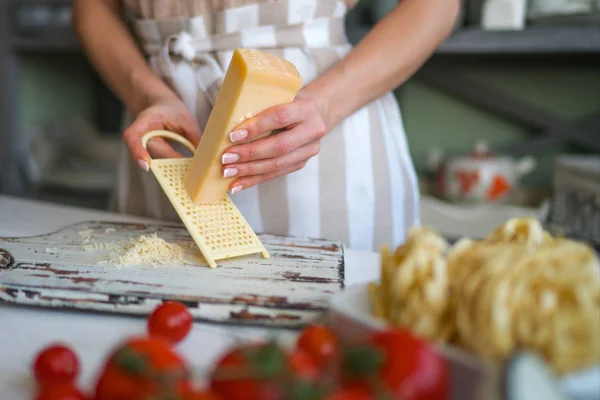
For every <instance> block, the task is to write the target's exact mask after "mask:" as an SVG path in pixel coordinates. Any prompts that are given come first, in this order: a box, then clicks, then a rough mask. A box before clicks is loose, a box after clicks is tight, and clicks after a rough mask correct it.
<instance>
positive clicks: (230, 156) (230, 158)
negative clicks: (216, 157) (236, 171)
mask: <svg viewBox="0 0 600 400" xmlns="http://www.w3.org/2000/svg"><path fill="white" fill-rule="evenodd" d="M239 159H240V156H239V155H237V154H234V153H225V154H223V156H222V157H221V163H222V164H231V163H234V162H236V161H237V160H239Z"/></svg>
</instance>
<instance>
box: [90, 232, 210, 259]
mask: <svg viewBox="0 0 600 400" xmlns="http://www.w3.org/2000/svg"><path fill="white" fill-rule="evenodd" d="M186 247H188V246H186ZM190 261H192V262H190ZM188 263H194V264H197V263H202V261H201V260H198V259H196V260H189V257H186V254H185V252H184V249H183V247H181V246H179V245H177V244H174V243H169V242H167V241H166V240H164V239H162V238H160V237H158V236H157V235H156V233H154V234H152V235H150V236H144V235H141V236H140V237H138V238H137V239H131V240H129V241H128V242H127V243H126V244H125V245H124V246H123V247H122V249H120V251H116V252H113V253H112V254H111V255H110V257H109V259H108V260H104V261H100V262H99V264H113V265H141V264H148V265H152V266H157V265H177V264H188Z"/></svg>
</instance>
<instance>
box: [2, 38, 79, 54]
mask: <svg viewBox="0 0 600 400" xmlns="http://www.w3.org/2000/svg"><path fill="white" fill-rule="evenodd" d="M10 43H11V47H12V49H13V51H15V52H17V53H46V52H77V51H80V50H81V45H80V44H79V40H78V39H77V38H76V37H75V36H66V37H65V36H61V37H51V36H50V37H42V38H27V37H16V38H13V39H12V40H11V42H10Z"/></svg>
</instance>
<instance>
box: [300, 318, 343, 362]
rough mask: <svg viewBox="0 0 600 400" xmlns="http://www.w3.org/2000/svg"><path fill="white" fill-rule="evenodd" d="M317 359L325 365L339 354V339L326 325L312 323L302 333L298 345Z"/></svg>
mask: <svg viewBox="0 0 600 400" xmlns="http://www.w3.org/2000/svg"><path fill="white" fill-rule="evenodd" d="M296 347H298V348H299V349H302V350H304V351H306V352H307V353H308V354H309V355H310V356H311V357H313V358H314V359H315V361H316V362H317V364H318V365H319V366H321V367H324V366H325V365H326V364H328V363H329V362H331V361H332V360H333V359H334V358H335V356H336V355H337V352H338V351H337V348H338V339H337V337H336V335H335V334H334V333H333V332H332V331H331V330H330V329H329V328H327V327H326V326H324V325H318V324H314V325H310V326H308V327H306V328H304V330H302V332H301V333H300V336H299V337H298V342H297V346H296Z"/></svg>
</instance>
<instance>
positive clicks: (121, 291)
mask: <svg viewBox="0 0 600 400" xmlns="http://www.w3.org/2000/svg"><path fill="white" fill-rule="evenodd" d="M86 230H91V237H92V242H94V243H116V244H119V245H123V244H124V243H126V242H127V241H128V240H130V239H132V238H134V239H135V238H137V237H139V236H140V235H152V234H154V233H156V234H157V235H158V236H159V237H161V238H163V239H164V240H166V241H167V242H169V243H176V244H179V245H181V246H182V247H184V249H185V252H186V258H189V259H198V258H199V257H201V255H200V251H199V250H198V249H197V248H194V247H193V246H190V244H191V243H193V241H192V239H191V237H190V236H189V234H188V232H187V231H186V230H185V228H184V227H183V225H169V224H132V223H116V222H102V221H88V222H82V223H78V224H74V225H70V226H67V227H65V228H63V229H61V230H59V231H56V232H53V233H49V234H45V235H39V236H31V237H16V238H6V237H4V238H0V256H1V259H0V301H2V302H9V303H16V304H20V305H28V306H38V307H50V308H67V309H78V310H87V311H94V312H110V313H119V314H139V315H149V314H150V313H151V312H152V310H153V309H154V308H155V307H156V306H157V305H158V304H160V303H161V302H162V301H164V300H178V301H182V302H184V303H185V304H186V305H187V306H188V307H189V309H190V311H191V313H192V315H193V316H194V318H195V319H196V320H199V321H208V322H219V323H233V324H244V325H260V326H273V327H284V328H286V327H289V328H301V327H302V326H304V325H306V324H308V323H311V322H314V321H317V320H321V319H322V318H324V317H325V314H324V313H325V312H326V310H327V306H328V299H329V297H330V296H331V295H332V294H334V293H336V292H338V291H341V290H342V289H343V286H344V248H343V245H342V244H341V243H339V242H335V241H328V240H321V239H302V238H293V237H282V236H273V235H258V236H259V238H260V240H261V241H262V242H263V244H264V245H265V247H266V248H267V250H268V251H269V253H270V254H271V257H270V258H268V259H264V258H262V256H261V255H260V254H256V255H250V256H244V257H238V258H234V259H230V260H222V261H220V262H219V264H218V266H217V268H216V269H210V268H208V266H207V265H201V264H179V265H158V266H151V265H127V266H120V265H119V266H116V265H100V264H99V262H100V261H103V260H106V259H107V258H108V257H109V255H110V253H111V252H112V251H114V249H106V248H104V249H100V250H97V251H96V250H94V251H86V250H84V249H82V246H84V245H85V244H90V243H92V242H85V239H84V237H83V236H82V234H81V233H82V232H84V231H86Z"/></svg>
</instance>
